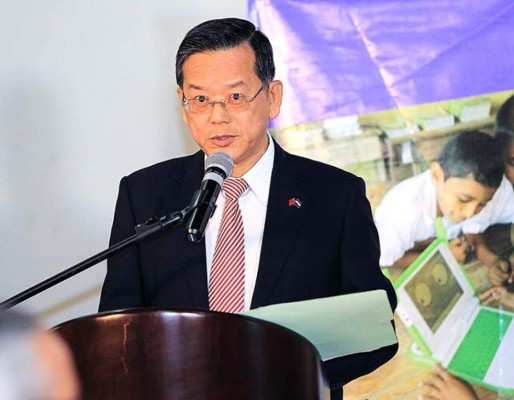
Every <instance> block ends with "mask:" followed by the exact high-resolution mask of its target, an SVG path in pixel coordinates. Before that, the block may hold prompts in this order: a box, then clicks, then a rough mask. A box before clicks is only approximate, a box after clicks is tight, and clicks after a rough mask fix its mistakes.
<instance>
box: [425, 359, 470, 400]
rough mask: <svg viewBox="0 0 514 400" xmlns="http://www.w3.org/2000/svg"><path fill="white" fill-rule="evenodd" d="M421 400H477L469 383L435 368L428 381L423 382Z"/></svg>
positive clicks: (437, 366)
mask: <svg viewBox="0 0 514 400" xmlns="http://www.w3.org/2000/svg"><path fill="white" fill-rule="evenodd" d="M420 398H421V399H423V400H478V397H477V396H476V394H475V392H474V391H473V389H472V388H471V386H470V385H469V383H467V382H464V381H461V380H460V379H458V378H456V377H454V376H453V375H452V374H450V373H449V372H448V371H446V370H445V369H443V368H442V367H440V366H439V365H436V366H435V371H433V372H432V373H431V374H430V375H429V376H428V379H427V380H426V381H425V382H423V388H422V394H421V396H420Z"/></svg>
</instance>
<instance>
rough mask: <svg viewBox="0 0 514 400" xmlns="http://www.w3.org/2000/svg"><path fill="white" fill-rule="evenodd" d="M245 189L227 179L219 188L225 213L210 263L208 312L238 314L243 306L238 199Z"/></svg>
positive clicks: (242, 247) (241, 181)
mask: <svg viewBox="0 0 514 400" xmlns="http://www.w3.org/2000/svg"><path fill="white" fill-rule="evenodd" d="M246 189H248V184H247V183H246V182H245V181H244V179H235V178H228V179H227V180H226V181H225V184H224V185H223V192H224V193H225V209H224V210H223V216H222V217H221V227H220V231H219V233H218V240H217V241H216V247H215V249H214V256H213V259H212V267H211V277H210V282H209V308H210V309H211V310H213V311H221V312H226V313H238V312H241V311H243V309H244V304H245V242H244V228H243V218H242V217H241V210H240V209H239V204H238V199H239V196H241V194H243V193H244V192H245V191H246Z"/></svg>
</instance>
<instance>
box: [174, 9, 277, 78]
mask: <svg viewBox="0 0 514 400" xmlns="http://www.w3.org/2000/svg"><path fill="white" fill-rule="evenodd" d="M244 43H248V44H249V45H250V47H251V48H252V49H253V51H254V53H255V74H256V75H257V76H258V77H259V79H260V80H261V82H262V84H263V85H265V86H266V85H268V84H269V83H270V82H271V81H272V80H273V78H274V76H275V63H274V61H273V49H272V48H271V43H270V41H269V39H268V38H267V36H266V35H265V34H264V33H262V32H261V31H259V30H257V28H256V27H255V25H254V24H252V23H251V22H249V21H246V20H244V19H239V18H223V19H213V20H210V21H206V22H203V23H201V24H200V25H197V26H195V27H194V28H193V29H191V30H190V31H189V32H188V33H187V34H186V36H185V37H184V39H183V40H182V43H181V44H180V47H179V48H178V51H177V56H176V60H175V76H176V79H177V84H178V85H179V87H181V88H182V85H183V83H184V73H183V67H184V62H185V61H186V59H187V58H188V57H189V56H190V55H192V54H195V53H202V52H206V51H217V50H228V49H232V48H234V47H237V46H240V45H242V44H244Z"/></svg>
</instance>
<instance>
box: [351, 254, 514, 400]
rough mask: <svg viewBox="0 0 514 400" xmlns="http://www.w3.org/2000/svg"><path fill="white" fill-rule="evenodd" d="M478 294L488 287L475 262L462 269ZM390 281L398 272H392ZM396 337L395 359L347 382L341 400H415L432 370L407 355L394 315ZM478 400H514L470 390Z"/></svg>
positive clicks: (479, 389) (408, 339)
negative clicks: (397, 347) (397, 344)
mask: <svg viewBox="0 0 514 400" xmlns="http://www.w3.org/2000/svg"><path fill="white" fill-rule="evenodd" d="M465 269H466V271H467V272H468V275H469V276H470V278H471V280H472V281H473V283H474V284H475V287H476V288H477V291H480V292H481V291H483V290H485V289H486V288H487V287H488V286H489V281H488V280H487V274H486V271H485V267H483V266H482V265H481V264H480V263H478V262H473V263H469V264H467V265H466V266H465ZM391 272H392V273H393V279H394V278H396V277H397V276H399V273H400V272H399V271H394V269H392V271H391ZM395 324H396V334H397V336H398V341H399V344H400V348H399V350H398V353H397V354H396V355H395V356H394V358H393V359H392V360H391V361H389V362H388V363H387V364H385V365H383V366H382V367H380V368H379V369H377V370H376V371H374V372H372V373H371V374H369V375H366V376H363V377H361V378H359V379H356V380H355V381H352V382H350V383H349V384H347V385H346V386H345V387H344V400H396V399H401V400H417V399H418V398H419V396H420V395H421V393H422V391H421V384H422V382H424V381H425V380H426V378H427V377H428V375H429V374H430V371H431V370H432V367H431V366H430V365H427V364H426V363H423V362H420V361H416V360H415V359H414V357H413V356H412V355H411V354H410V353H411V351H410V348H411V345H412V343H413V341H412V338H411V337H410V336H409V334H408V333H407V330H406V329H405V327H404V325H403V324H402V322H401V321H400V319H399V318H398V317H397V316H396V315H395ZM473 389H474V390H475V392H476V393H477V395H478V398H479V399H480V400H514V395H505V394H501V393H498V392H494V391H491V390H488V389H485V388H483V387H480V386H476V385H474V386H473Z"/></svg>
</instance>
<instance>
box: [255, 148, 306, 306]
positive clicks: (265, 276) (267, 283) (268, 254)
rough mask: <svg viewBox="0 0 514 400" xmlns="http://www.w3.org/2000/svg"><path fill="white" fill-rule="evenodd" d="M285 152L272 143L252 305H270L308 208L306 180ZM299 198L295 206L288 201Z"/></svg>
mask: <svg viewBox="0 0 514 400" xmlns="http://www.w3.org/2000/svg"><path fill="white" fill-rule="evenodd" d="M290 160H291V156H290V155H288V154H287V153H286V152H285V151H284V150H282V149H281V148H280V147H279V146H278V145H277V144H276V143H275V160H274V164H273V172H272V174H271V186H270V194H269V199H268V209H267V213H266V222H265V226H264V235H263V242H262V248H261V257H260V262H259V271H258V273H257V281H256V284H255V290H254V294H253V298H252V306H251V308H256V307H260V306H263V305H267V304H269V297H270V294H271V291H272V289H273V286H274V284H275V282H276V281H277V279H278V278H279V277H280V275H281V273H282V270H283V268H284V265H285V264H286V261H287V259H288V257H289V254H290V252H291V250H292V248H293V246H294V244H295V242H296V239H297V237H298V233H299V232H300V229H301V227H302V225H303V223H304V221H305V217H306V214H307V212H308V209H309V198H308V191H307V190H306V186H307V185H306V181H305V180H304V178H303V177H302V174H301V171H296V170H294V168H291V166H290V163H289V161H290ZM295 198H296V199H299V200H300V201H301V202H302V204H301V207H298V206H297V205H295V204H290V202H289V201H290V200H292V199H295Z"/></svg>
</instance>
